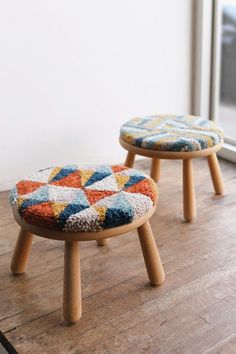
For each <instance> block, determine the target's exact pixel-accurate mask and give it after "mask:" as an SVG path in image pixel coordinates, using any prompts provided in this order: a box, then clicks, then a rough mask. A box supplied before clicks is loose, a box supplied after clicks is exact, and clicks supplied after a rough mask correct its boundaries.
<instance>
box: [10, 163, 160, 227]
mask: <svg viewBox="0 0 236 354" xmlns="http://www.w3.org/2000/svg"><path fill="white" fill-rule="evenodd" d="M9 199H10V203H11V206H12V208H13V209H14V210H15V211H16V212H17V213H19V215H20V216H21V217H22V218H23V219H25V220H26V221H27V222H28V223H30V224H34V225H38V226H41V227H45V228H52V229H55V230H62V231H67V232H79V231H100V230H103V229H108V228H113V227H117V226H121V225H125V224H128V223H131V222H133V221H134V220H136V219H138V218H140V217H142V216H143V215H145V214H146V213H148V211H149V210H150V209H152V208H153V206H154V205H155V204H156V202H157V188H156V185H155V183H154V182H153V181H152V179H151V178H149V177H148V176H147V175H146V174H144V173H142V172H140V171H137V170H135V169H132V168H128V167H124V166H121V165H115V166H113V165H71V166H62V167H60V166H56V167H51V168H47V169H44V170H40V171H39V172H37V173H34V174H32V175H30V176H28V177H26V178H25V179H24V180H22V181H19V182H18V183H17V184H16V186H15V187H14V188H13V189H12V191H11V193H10V198H9Z"/></svg>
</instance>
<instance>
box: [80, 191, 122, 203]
mask: <svg viewBox="0 0 236 354" xmlns="http://www.w3.org/2000/svg"><path fill="white" fill-rule="evenodd" d="M84 192H85V194H86V196H87V198H88V201H89V203H90V204H91V205H93V204H95V203H97V202H98V201H99V200H101V199H103V198H106V197H109V196H110V195H112V194H115V193H117V192H114V191H96V190H93V189H84Z"/></svg>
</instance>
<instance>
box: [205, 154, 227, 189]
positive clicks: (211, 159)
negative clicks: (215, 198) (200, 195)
mask: <svg viewBox="0 0 236 354" xmlns="http://www.w3.org/2000/svg"><path fill="white" fill-rule="evenodd" d="M208 166H209V169H210V172H211V179H212V182H213V186H214V189H215V192H216V194H224V182H223V179H222V175H221V170H220V165H219V162H218V158H217V155H216V154H212V155H210V156H208Z"/></svg>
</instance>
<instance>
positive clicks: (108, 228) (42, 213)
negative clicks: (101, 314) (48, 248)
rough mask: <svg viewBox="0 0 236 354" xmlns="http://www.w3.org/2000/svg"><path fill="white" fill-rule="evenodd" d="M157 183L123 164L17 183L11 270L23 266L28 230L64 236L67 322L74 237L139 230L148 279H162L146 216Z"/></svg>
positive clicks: (76, 285) (76, 261) (76, 268)
mask: <svg viewBox="0 0 236 354" xmlns="http://www.w3.org/2000/svg"><path fill="white" fill-rule="evenodd" d="M156 201H157V190H156V185H155V183H154V182H153V181H152V179H150V178H149V177H147V176H146V175H145V174H144V173H142V172H139V171H137V170H134V169H130V168H127V167H124V166H108V165H102V166H97V165H96V166H90V165H87V166H84V165H83V166H79V165H72V166H65V167H52V168H47V169H44V170H40V171H39V172H37V173H35V174H32V175H31V176H29V177H27V178H25V179H24V180H22V181H20V182H19V183H17V185H16V186H15V187H14V188H13V190H12V191H11V193H10V203H11V206H12V210H13V215H14V218H15V220H16V222H17V223H18V224H19V225H20V226H21V230H20V234H19V237H18V240H17V243H16V246H15V250H14V254H13V258H12V262H11V270H12V272H13V273H14V274H22V273H23V272H24V271H25V268H26V265H27V261H28V258H29V253H30V248H31V244H32V238H33V236H32V235H33V234H35V235H38V236H41V237H45V238H49V239H55V240H61V241H65V251H64V290H63V315H64V319H65V320H66V322H69V323H70V322H75V321H77V320H78V319H79V318H80V317H81V313H82V307H81V281H80V250H79V242H80V241H88V240H96V241H97V243H98V245H104V244H105V240H106V239H107V238H108V237H113V236H117V235H121V234H124V233H126V232H129V231H131V230H134V229H138V235H139V241H140V244H141V248H142V252H143V257H144V261H145V264H146V268H147V273H148V276H149V279H150V282H151V284H153V285H159V284H161V283H162V282H163V281H164V278H165V276H164V271H163V268H162V263H161V260H160V257H159V254H158V250H157V247H156V243H155V240H154V237H153V234H152V230H151V226H150V224H149V219H150V217H151V216H152V215H153V213H154V211H155V208H156Z"/></svg>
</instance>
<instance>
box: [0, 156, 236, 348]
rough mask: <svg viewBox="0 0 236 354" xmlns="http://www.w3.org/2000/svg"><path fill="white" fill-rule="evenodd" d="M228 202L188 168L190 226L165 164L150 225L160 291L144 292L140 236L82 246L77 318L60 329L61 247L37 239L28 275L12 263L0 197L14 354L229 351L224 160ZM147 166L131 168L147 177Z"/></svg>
mask: <svg viewBox="0 0 236 354" xmlns="http://www.w3.org/2000/svg"><path fill="white" fill-rule="evenodd" d="M220 163H221V167H222V173H223V177H224V181H225V190H226V196H224V197H216V196H214V193H213V187H212V184H211V179H210V174H209V171H208V169H207V162H206V161H205V160H203V159H198V160H196V161H194V173H195V182H196V197H197V219H196V220H195V221H194V222H193V223H191V224H188V223H185V222H184V221H183V217H182V179H181V173H182V166H181V162H180V161H164V162H163V164H162V173H161V180H160V183H159V191H160V192H159V208H158V209H157V211H156V212H155V215H154V216H153V218H152V220H151V225H152V228H153V232H154V236H155V238H156V241H157V245H158V248H159V251H160V254H161V257H162V260H163V263H164V268H165V272H166V281H165V283H164V284H163V285H162V286H161V287H158V288H155V287H151V286H149V284H148V281H147V275H146V271H145V267H144V263H143V259H142V255H141V251H140V247H139V244H138V238H137V234H136V233H135V232H132V233H130V234H128V235H125V236H121V237H116V238H114V239H112V240H110V241H109V244H108V246H106V247H103V248H101V247H96V243H95V242H84V243H82V245H81V257H82V260H81V266H82V296H83V314H82V318H81V320H80V321H79V322H78V323H77V324H75V325H74V326H70V327H68V326H66V325H65V324H64V322H63V321H62V276H63V243H62V242H60V241H53V240H45V239H42V238H38V237H36V238H35V240H34V244H33V247H32V253H31V257H30V262H29V265H28V269H27V272H26V274H24V275H23V276H20V277H14V276H12V275H11V274H10V272H9V263H10V258H11V256H12V251H13V247H14V244H15V241H16V237H17V233H18V227H17V226H16V224H15V223H14V221H13V218H12V215H11V210H10V206H9V203H8V194H9V193H8V192H4V193H0V329H1V330H2V331H4V332H5V333H6V334H7V337H8V338H9V340H10V341H11V342H12V343H13V345H15V346H16V348H17V349H18V351H19V352H20V353H24V354H27V353H49V354H50V353H61V354H62V353H70V354H71V353H76V354H77V353H80V352H86V353H112V354H113V353H125V352H129V353H142V352H145V353H146V352H147V353H155V354H156V353H181V354H185V353H191V354H194V353H201V352H203V353H211V354H213V353H227V354H228V353H234V348H235V344H236V342H235V339H236V333H235V332H236V318H235V312H236V261H235V254H236V238H235V229H236V217H235V215H236V166H235V165H233V164H231V163H228V162H226V161H223V160H221V161H220ZM149 165H150V164H149V161H148V160H143V161H140V162H138V163H137V167H139V168H141V169H143V170H144V171H146V172H148V168H149Z"/></svg>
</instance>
